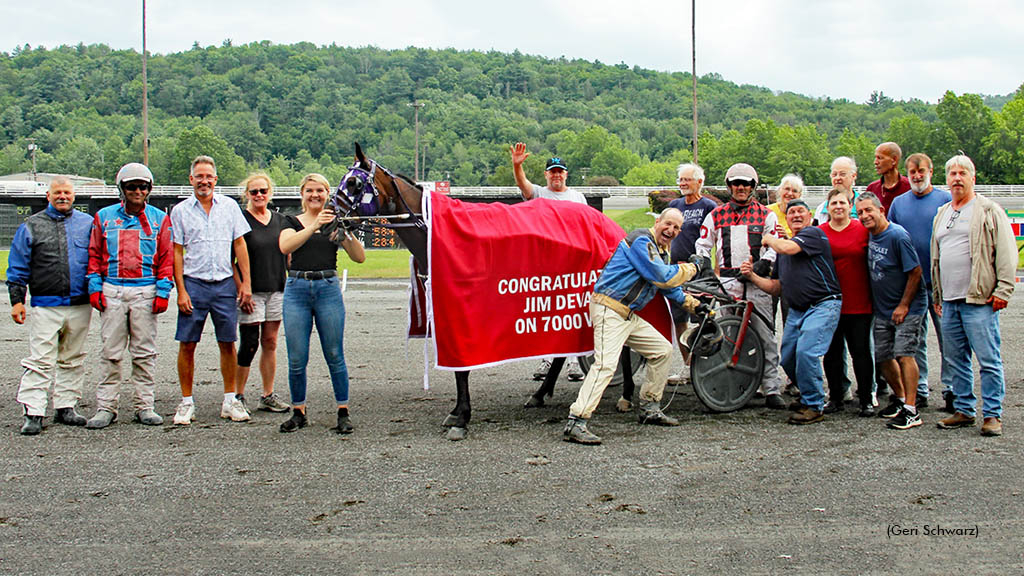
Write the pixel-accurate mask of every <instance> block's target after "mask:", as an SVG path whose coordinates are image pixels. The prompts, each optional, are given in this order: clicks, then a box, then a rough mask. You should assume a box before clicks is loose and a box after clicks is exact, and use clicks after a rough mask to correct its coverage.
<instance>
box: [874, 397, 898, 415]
mask: <svg viewBox="0 0 1024 576" xmlns="http://www.w3.org/2000/svg"><path fill="white" fill-rule="evenodd" d="M902 408H903V402H900V401H899V400H893V401H891V402H889V405H888V406H886V407H885V408H883V409H881V410H879V411H878V417H879V418H895V417H896V415H897V414H899V413H900V409H902Z"/></svg>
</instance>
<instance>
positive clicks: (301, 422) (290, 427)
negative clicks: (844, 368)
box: [281, 408, 309, 432]
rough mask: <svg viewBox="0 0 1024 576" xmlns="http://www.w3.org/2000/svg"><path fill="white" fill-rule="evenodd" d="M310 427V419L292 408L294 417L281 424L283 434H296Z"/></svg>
mask: <svg viewBox="0 0 1024 576" xmlns="http://www.w3.org/2000/svg"><path fill="white" fill-rule="evenodd" d="M308 425H309V419H308V418H306V415H305V414H303V413H302V412H301V411H299V410H296V409H295V408H292V417H291V418H289V419H287V420H285V421H284V422H282V423H281V432H295V431H296V430H298V429H299V428H305V427H306V426H308Z"/></svg>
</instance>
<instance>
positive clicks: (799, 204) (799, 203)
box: [786, 198, 811, 214]
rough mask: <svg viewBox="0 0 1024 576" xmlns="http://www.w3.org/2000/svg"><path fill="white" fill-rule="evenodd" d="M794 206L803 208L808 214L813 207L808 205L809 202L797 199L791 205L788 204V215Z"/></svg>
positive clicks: (791, 201) (790, 202)
mask: <svg viewBox="0 0 1024 576" xmlns="http://www.w3.org/2000/svg"><path fill="white" fill-rule="evenodd" d="M793 206H803V207H804V210H807V211H808V212H810V211H811V207H810V206H808V205H807V202H804V201H803V200H800V199H799V198H797V199H796V200H790V201H789V204H786V213H787V214H788V213H789V209H790V208H792V207H793Z"/></svg>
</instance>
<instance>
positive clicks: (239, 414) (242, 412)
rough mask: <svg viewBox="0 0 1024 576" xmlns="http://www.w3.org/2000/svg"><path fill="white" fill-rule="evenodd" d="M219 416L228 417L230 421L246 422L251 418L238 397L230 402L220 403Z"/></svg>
mask: <svg viewBox="0 0 1024 576" xmlns="http://www.w3.org/2000/svg"><path fill="white" fill-rule="evenodd" d="M220 417H221V418H230V419H231V421H232V422H248V421H249V420H250V418H251V417H250V416H249V411H248V410H246V409H245V404H242V402H241V401H239V400H238V398H235V399H234V400H232V401H231V402H230V403H225V404H221V406H220Z"/></svg>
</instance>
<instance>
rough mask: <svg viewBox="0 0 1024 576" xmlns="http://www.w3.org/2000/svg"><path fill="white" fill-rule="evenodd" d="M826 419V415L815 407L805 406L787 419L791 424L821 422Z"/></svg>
mask: <svg viewBox="0 0 1024 576" xmlns="http://www.w3.org/2000/svg"><path fill="white" fill-rule="evenodd" d="M824 419H825V415H824V414H822V413H821V412H818V411H817V410H814V409H813V408H804V409H803V410H799V411H797V412H794V413H793V414H792V415H790V417H789V420H786V422H787V423H789V424H796V425H797V426H802V425H804V424H814V423H815V422H821V421H822V420H824Z"/></svg>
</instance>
